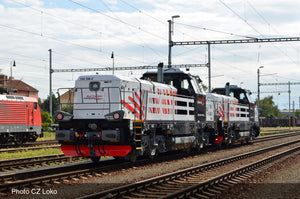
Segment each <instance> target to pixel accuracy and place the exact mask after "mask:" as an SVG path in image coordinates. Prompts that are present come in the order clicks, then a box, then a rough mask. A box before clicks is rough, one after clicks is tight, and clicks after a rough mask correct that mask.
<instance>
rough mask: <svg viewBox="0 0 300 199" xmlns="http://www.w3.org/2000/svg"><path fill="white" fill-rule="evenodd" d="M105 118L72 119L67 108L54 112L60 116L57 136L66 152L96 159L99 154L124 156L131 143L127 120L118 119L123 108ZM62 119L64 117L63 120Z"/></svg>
mask: <svg viewBox="0 0 300 199" xmlns="http://www.w3.org/2000/svg"><path fill="white" fill-rule="evenodd" d="M61 114H62V115H61ZM114 115H115V118H117V119H116V120H118V121H114V118H109V120H107V119H97V120H95V119H88V120H84V119H72V115H71V114H69V113H66V112H62V111H58V112H56V114H55V116H56V118H61V120H60V123H59V128H60V130H57V131H56V140H58V141H59V143H60V144H61V150H62V151H63V153H64V154H65V155H66V156H86V157H90V158H91V159H92V160H93V161H98V160H99V159H100V157H101V156H113V157H127V156H128V155H129V154H130V152H131V151H132V149H133V148H134V147H132V146H133V143H134V142H133V139H132V135H131V132H130V129H129V126H130V121H129V120H119V118H121V117H122V112H120V113H119V115H118V114H116V113H114ZM64 119H65V120H64Z"/></svg>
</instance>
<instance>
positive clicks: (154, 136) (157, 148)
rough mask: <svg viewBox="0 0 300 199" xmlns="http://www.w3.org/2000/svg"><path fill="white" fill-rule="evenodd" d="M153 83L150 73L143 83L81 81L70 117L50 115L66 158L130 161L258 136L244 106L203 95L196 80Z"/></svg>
mask: <svg viewBox="0 0 300 199" xmlns="http://www.w3.org/2000/svg"><path fill="white" fill-rule="evenodd" d="M156 77H157V74H156V73H154V72H152V73H151V72H148V73H145V74H144V76H143V77H142V79H136V78H129V77H122V76H118V75H85V76H80V77H79V78H78V80H77V81H76V83H75V88H74V89H73V92H74V104H73V113H72V114H71V113H66V112H63V111H57V112H56V113H55V116H56V118H57V119H58V120H59V122H60V130H58V131H57V132H56V139H57V140H59V142H60V143H61V148H62V150H63V152H64V153H65V155H70V156H90V157H91V158H92V159H93V160H94V161H96V160H98V159H99V158H100V157H101V156H114V157H120V156H121V157H126V158H127V159H130V160H132V161H134V160H135V158H136V157H137V156H140V155H148V156H155V155H156V154H157V153H163V152H167V151H171V150H178V149H184V150H190V149H193V148H203V147H204V146H206V145H212V144H217V145H221V144H231V143H234V142H237V141H249V140H251V139H253V138H254V137H255V136H257V135H258V133H259V128H258V125H257V121H256V119H257V117H255V114H254V112H255V108H254V105H251V104H250V103H249V102H248V103H246V104H241V103H239V99H238V98H236V97H235V96H229V95H227V96H225V95H220V94H216V93H208V94H206V93H204V91H203V89H202V87H201V84H200V83H201V81H200V78H199V77H197V76H192V75H190V74H186V73H183V72H182V71H180V70H177V69H166V70H165V71H164V83H157V82H155V81H156ZM221 91H222V92H223V90H222V89H221ZM238 92H241V93H245V91H244V90H243V89H240V90H238ZM257 132H258V133H257Z"/></svg>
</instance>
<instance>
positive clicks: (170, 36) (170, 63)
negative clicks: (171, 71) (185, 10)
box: [168, 15, 180, 68]
mask: <svg viewBox="0 0 300 199" xmlns="http://www.w3.org/2000/svg"><path fill="white" fill-rule="evenodd" d="M179 17H180V16H179V15H174V16H172V17H171V18H172V20H168V22H169V56H168V68H171V65H172V61H171V56H172V49H171V48H172V46H173V42H172V34H173V24H174V18H179Z"/></svg>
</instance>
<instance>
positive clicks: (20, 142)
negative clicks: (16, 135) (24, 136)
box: [14, 139, 23, 146]
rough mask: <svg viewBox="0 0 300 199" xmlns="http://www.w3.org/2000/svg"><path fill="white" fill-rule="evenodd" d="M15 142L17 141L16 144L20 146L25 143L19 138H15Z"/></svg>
mask: <svg viewBox="0 0 300 199" xmlns="http://www.w3.org/2000/svg"><path fill="white" fill-rule="evenodd" d="M14 143H15V145H16V146H20V145H22V144H23V141H22V140H19V139H15V140H14Z"/></svg>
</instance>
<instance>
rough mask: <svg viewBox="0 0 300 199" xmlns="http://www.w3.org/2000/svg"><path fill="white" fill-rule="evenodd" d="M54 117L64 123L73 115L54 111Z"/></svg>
mask: <svg viewBox="0 0 300 199" xmlns="http://www.w3.org/2000/svg"><path fill="white" fill-rule="evenodd" d="M54 115H55V118H56V119H57V120H58V121H64V122H67V121H70V120H71V119H72V118H73V115H72V114H71V113H67V112H64V111H55V112H54Z"/></svg>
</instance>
